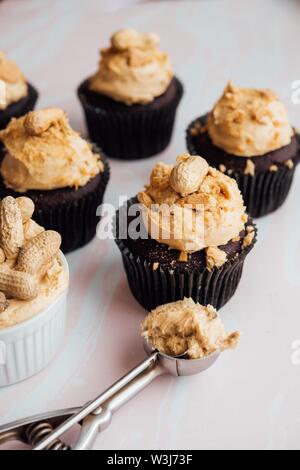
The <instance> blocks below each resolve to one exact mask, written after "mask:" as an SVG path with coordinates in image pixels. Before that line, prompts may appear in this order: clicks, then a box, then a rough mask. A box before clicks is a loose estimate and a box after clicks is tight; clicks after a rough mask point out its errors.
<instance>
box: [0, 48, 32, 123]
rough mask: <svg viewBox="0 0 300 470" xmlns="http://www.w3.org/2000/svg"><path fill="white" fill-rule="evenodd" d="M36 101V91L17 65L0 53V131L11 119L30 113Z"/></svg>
mask: <svg viewBox="0 0 300 470" xmlns="http://www.w3.org/2000/svg"><path fill="white" fill-rule="evenodd" d="M37 99H38V92H37V90H36V89H35V88H34V87H33V85H31V84H30V83H28V82H27V81H26V78H25V77H24V75H23V73H22V72H21V70H20V69H19V67H18V65H17V64H16V63H15V62H13V61H12V60H10V59H9V58H8V57H7V55H6V54H5V53H4V52H3V51H0V129H4V128H5V127H6V126H7V124H8V123H9V121H10V120H11V119H12V118H13V117H19V116H23V115H24V114H26V113H27V112H29V111H31V110H32V109H33V108H34V106H35V104H36V101H37Z"/></svg>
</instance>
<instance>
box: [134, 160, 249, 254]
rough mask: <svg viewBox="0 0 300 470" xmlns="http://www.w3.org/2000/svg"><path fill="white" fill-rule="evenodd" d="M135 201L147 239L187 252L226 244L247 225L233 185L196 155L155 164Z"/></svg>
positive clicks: (239, 198) (231, 180)
mask: <svg viewBox="0 0 300 470" xmlns="http://www.w3.org/2000/svg"><path fill="white" fill-rule="evenodd" d="M138 201H139V202H140V203H141V204H142V214H143V221H144V225H145V227H146V228H147V230H148V233H149V235H150V236H151V238H154V239H155V240H157V241H158V242H160V243H165V244H167V245H169V246H170V248H174V249H177V250H179V251H181V252H186V253H193V252H196V251H199V250H202V249H204V248H207V247H214V246H215V247H217V246H220V245H225V244H226V243H227V242H228V241H229V240H231V239H232V238H235V237H237V236H238V235H239V233H240V232H241V231H242V230H243V229H244V226H245V222H246V221H247V216H246V214H245V207H244V204H243V198H242V195H241V193H240V191H239V189H238V186H237V183H236V181H235V180H233V179H232V178H230V177H229V176H226V175H224V174H223V173H221V172H220V171H218V170H216V169H214V168H211V167H209V166H208V163H207V162H206V160H204V159H203V158H201V157H199V156H190V155H188V154H183V155H179V156H178V157H177V160H176V164H175V166H172V165H166V164H164V163H158V164H157V165H156V166H155V167H154V168H153V170H152V173H151V177H150V184H149V185H147V186H146V187H145V190H144V191H142V192H140V193H139V194H138Z"/></svg>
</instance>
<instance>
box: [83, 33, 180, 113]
mask: <svg viewBox="0 0 300 470" xmlns="http://www.w3.org/2000/svg"><path fill="white" fill-rule="evenodd" d="M158 45H159V36H158V35H157V34H155V33H138V32H137V31H135V30H133V29H122V30H120V31H118V32H117V33H115V34H114V35H113V36H112V38H111V45H110V47H109V48H106V49H102V50H101V59H100V64H99V70H98V71H97V72H96V74H95V75H94V76H92V77H91V78H90V89H91V90H92V91H95V92H98V93H103V94H104V95H107V96H109V97H110V98H113V99H114V100H116V101H121V102H123V103H126V104H127V105H132V104H147V103H150V102H151V101H153V100H154V98H156V97H158V96H160V95H162V94H163V93H164V92H165V91H166V90H167V88H168V86H169V84H170V82H171V80H172V78H173V75H174V74H173V70H172V66H171V63H170V59H169V56H168V55H167V54H165V53H163V52H161V51H160V50H159V49H158Z"/></svg>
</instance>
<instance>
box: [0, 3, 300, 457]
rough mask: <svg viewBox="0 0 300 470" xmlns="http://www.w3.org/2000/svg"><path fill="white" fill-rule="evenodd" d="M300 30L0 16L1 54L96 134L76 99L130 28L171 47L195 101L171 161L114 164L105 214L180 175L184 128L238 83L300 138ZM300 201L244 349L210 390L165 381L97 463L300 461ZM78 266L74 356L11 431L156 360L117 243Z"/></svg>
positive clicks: (283, 20)
mask: <svg viewBox="0 0 300 470" xmlns="http://www.w3.org/2000/svg"><path fill="white" fill-rule="evenodd" d="M299 25H300V4H299V2H297V1H292V0H290V1H278V0H273V1H271V0H252V1H247V2H245V1H242V2H241V1H240V0H226V1H218V0H214V1H209V0H203V1H199V2H197V1H182V2H172V1H169V2H161V1H160V2H154V3H147V4H145V5H144V4H143V5H140V6H135V7H132V8H130V9H122V10H120V11H114V12H113V13H103V11H102V8H101V5H100V4H99V3H98V2H97V1H93V0H89V1H88V2H82V1H81V0H80V1H79V0H69V1H67V0H64V1H63V2H62V1H57V0H43V1H33V0H32V1H31V0H27V1H22V2H21V1H16V0H11V1H9V2H4V3H3V4H1V6H0V29H1V46H0V47H1V48H3V49H4V50H6V51H7V52H8V53H9V54H10V55H11V57H13V58H14V59H15V60H16V61H17V62H18V63H19V64H20V66H21V67H22V69H23V70H24V72H25V73H26V75H27V77H29V78H30V80H31V81H32V82H33V83H34V84H35V85H36V86H37V87H38V88H39V90H40V94H41V97H40V100H39V103H38V106H40V107H41V106H45V105H59V106H62V107H63V108H65V109H66V110H67V111H68V113H69V114H70V119H71V122H72V124H73V126H74V127H75V128H77V129H79V130H81V131H83V132H85V127H84V121H83V115H82V112H81V109H80V105H79V103H78V100H77V98H76V95H75V89H76V86H77V85H78V83H79V82H80V81H81V80H82V79H83V78H85V77H86V76H88V75H89V74H91V73H92V72H93V71H94V70H95V67H96V62H97V61H98V49H99V48H100V47H103V46H105V45H106V44H107V42H108V38H109V35H110V34H111V32H112V31H114V30H116V29H118V28H120V27H123V26H133V27H136V28H137V29H140V30H154V31H157V32H158V33H160V35H161V38H162V47H163V48H164V49H165V50H167V51H169V52H170V54H171V56H172V59H173V63H174V67H175V70H176V73H177V74H178V76H179V77H180V78H181V79H182V80H183V82H184V84H185V95H184V99H183V101H182V104H181V106H180V108H179V112H178V120H177V124H176V128H175V132H174V137H173V140H172V143H171V145H170V146H169V148H168V149H167V150H166V151H165V152H164V153H163V154H162V155H159V156H158V157H155V158H152V159H149V160H145V161H143V162H131V163H120V162H116V161H112V162H111V166H112V179H111V181H110V184H109V188H108V191H107V194H106V201H107V202H112V203H116V202H117V199H118V195H119V194H126V195H128V196H131V195H133V194H135V193H136V191H137V190H138V189H140V188H141V187H142V186H143V184H144V182H145V181H146V180H147V178H148V174H149V171H150V168H151V167H152V166H153V164H154V163H155V162H156V161H158V160H160V159H163V160H164V161H170V162H171V161H173V160H174V158H175V156H176V155H177V154H178V153H179V152H182V151H183V150H184V149H185V142H184V130H185V127H186V126H187V124H188V123H189V121H190V120H191V119H193V118H194V117H196V116H197V115H200V114H202V113H203V112H205V111H207V110H208V109H209V108H210V107H211V105H212V104H213V102H214V101H215V100H216V98H217V97H218V96H219V94H220V92H221V90H222V88H223V86H224V85H225V82H226V81H227V80H228V79H229V78H232V79H233V80H234V82H235V83H237V84H238V85H248V86H257V87H271V88H274V89H275V90H276V91H277V92H278V93H279V94H280V95H281V97H282V99H283V100H284V101H285V102H286V104H287V106H288V107H289V111H290V115H291V120H292V122H293V123H294V124H295V125H296V126H297V125H299V119H300V105H298V106H296V105H292V102H291V83H292V81H293V80H296V79H300V67H299V44H300V27H299ZM299 200H300V174H299V171H298V173H297V175H296V178H295V182H294V185H293V187H292V190H291V193H290V195H289V198H288V200H287V202H286V203H285V204H284V206H283V207H282V208H281V209H280V210H279V211H278V212H276V213H275V214H272V215H270V216H268V217H265V218H263V219H261V220H258V222H257V225H258V229H259V240H258V243H257V245H256V247H255V250H253V252H252V253H251V255H249V257H248V258H247V260H246V263H245V269H244V274H243V278H242V281H241V283H240V286H239V289H238V291H237V293H236V295H235V296H234V298H233V299H232V300H231V301H230V302H229V303H228V304H227V305H226V306H225V307H224V308H223V309H222V317H223V319H224V321H225V322H226V325H227V327H228V329H231V328H233V329H235V328H239V329H241V330H242V331H243V339H242V343H241V345H240V347H239V349H238V350H236V351H233V352H227V353H224V355H223V356H222V358H221V359H220V360H219V361H218V363H217V364H216V365H215V367H213V368H212V369H210V370H209V371H207V372H206V373H204V374H203V375H201V376H197V377H191V378H184V379H177V380H176V379H175V378H168V377H165V378H162V379H159V380H158V381H157V382H156V383H154V384H152V385H151V386H150V387H149V388H148V389H147V390H145V391H144V392H143V393H142V394H141V395H139V396H138V397H137V398H136V399H135V400H133V401H132V402H131V403H129V404H128V405H127V406H126V407H125V408H123V409H122V410H120V411H119V412H118V414H117V415H116V416H115V417H114V419H113V423H112V425H111V427H110V428H109V429H108V430H106V431H105V432H104V433H103V434H102V435H101V436H99V437H98V439H97V442H96V446H95V447H96V448H97V449H104V448H106V449H116V448H120V449H130V448H135V449H143V448H147V449H149V448H170V449H177V448H178V449H179V448H186V449H218V448H225V449H241V448H242V449H253V448H259V449H291V448H298V449H299V448H300V401H299V393H300V366H296V365H293V364H292V361H291V354H292V343H293V341H295V340H297V339H300V311H299V295H300V294H299V292H300V262H299V261H300V208H299ZM68 261H69V263H70V269H71V292H70V301H69V321H68V331H67V336H66V341H65V343H64V346H63V348H62V349H61V351H60V354H59V356H58V357H57V358H56V359H55V360H54V362H53V363H52V364H51V365H50V366H49V367H48V368H47V369H46V370H45V371H43V372H42V373H40V374H39V375H37V376H36V377H34V378H32V379H30V380H28V381H26V382H24V383H22V384H19V385H16V386H13V387H10V388H6V389H2V390H0V415H1V416H0V422H1V424H2V423H4V422H7V421H9V420H12V419H15V418H18V417H22V416H25V415H28V414H32V413H36V412H39V411H44V410H50V409H55V408H59V407H67V406H72V405H79V404H82V403H84V402H85V401H86V400H88V399H90V398H92V397H93V396H94V395H96V394H97V393H99V392H100V391H102V390H103V389H104V388H105V387H107V386H108V385H109V384H110V383H111V382H112V381H114V380H115V379H117V378H118V377H119V376H120V375H122V374H124V373H125V372H126V371H127V370H128V369H129V368H131V367H132V366H134V365H135V364H136V362H138V361H139V360H141V359H142V358H143V357H144V352H143V349H142V344H141V341H140V338H139V324H140V321H141V320H142V318H143V314H144V312H143V311H142V310H141V308H140V307H139V306H138V305H137V303H136V302H135V301H134V299H133V298H132V296H131V294H130V292H129V290H128V288H127V284H126V280H125V276H124V273H123V268H122V265H121V258H120V255H119V253H118V250H117V248H116V247H115V245H114V243H113V242H112V241H106V242H100V241H99V240H94V242H92V243H91V244H90V245H88V246H87V247H85V248H84V249H82V250H79V251H78V252H76V253H73V254H71V255H70V256H68Z"/></svg>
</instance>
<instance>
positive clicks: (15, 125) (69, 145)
mask: <svg viewBox="0 0 300 470" xmlns="http://www.w3.org/2000/svg"><path fill="white" fill-rule="evenodd" d="M0 140H2V142H3V143H4V146H5V151H4V154H3V156H2V162H1V168H0V174H1V180H0V198H3V197H5V196H8V195H10V196H13V197H17V196H20V195H24V196H27V197H29V198H31V199H32V200H33V202H34V204H35V212H34V216H33V218H34V219H35V221H36V222H37V223H39V224H40V225H42V226H43V227H45V228H46V229H52V230H56V231H58V232H59V233H60V234H61V236H62V250H63V251H64V252H65V253H67V252H69V251H72V250H75V249H76V248H79V247H81V246H83V245H85V244H86V243H88V242H89V241H90V240H91V239H92V238H93V237H94V236H95V234H96V226H97V223H98V220H99V217H98V216H97V215H96V212H97V208H98V206H99V205H100V204H101V203H102V200H103V195H104V191H105V189H106V186H107V183H108V180H109V167H108V163H107V160H106V158H105V156H104V154H103V152H102V151H101V150H99V149H98V148H97V147H94V146H93V147H92V146H91V145H90V144H89V143H87V142H86V141H85V140H83V139H82V138H81V137H80V136H79V134H78V133H77V132H75V131H73V129H72V128H71V127H70V125H69V122H68V120H67V117H66V115H65V113H64V112H63V111H62V110H61V109H59V108H49V109H43V110H39V111H31V112H30V113H28V114H27V115H26V116H23V117H21V118H19V119H12V120H11V122H10V124H9V125H8V126H7V128H6V129H5V130H3V131H1V132H0Z"/></svg>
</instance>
